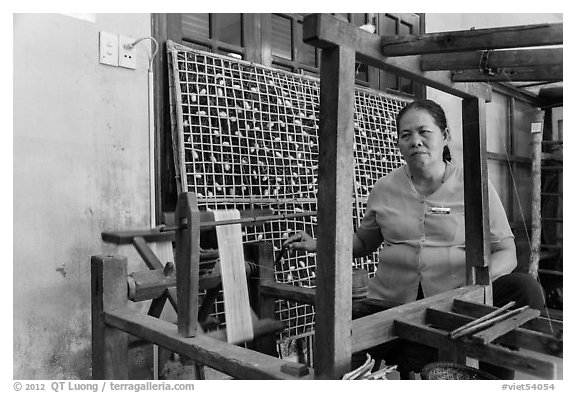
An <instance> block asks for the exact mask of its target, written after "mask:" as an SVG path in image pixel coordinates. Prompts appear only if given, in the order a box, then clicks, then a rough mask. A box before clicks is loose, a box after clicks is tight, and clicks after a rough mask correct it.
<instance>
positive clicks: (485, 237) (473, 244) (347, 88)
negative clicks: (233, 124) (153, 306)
mask: <svg viewBox="0 0 576 393" xmlns="http://www.w3.org/2000/svg"><path fill="white" fill-rule="evenodd" d="M501 32H503V31H501ZM491 37H493V35H491ZM304 41H305V42H307V43H309V44H312V45H314V46H317V47H319V48H322V49H323V50H322V63H321V73H320V85H321V86H320V100H321V108H320V110H321V113H320V129H319V148H320V153H319V176H318V178H319V192H318V208H319V210H318V250H317V256H318V257H317V272H316V275H317V288H316V290H315V291H313V292H311V291H305V290H304V291H303V290H302V288H295V287H291V288H288V286H285V285H284V286H283V285H281V284H277V283H275V282H274V277H273V274H272V270H270V271H268V270H267V269H263V270H261V272H260V276H261V281H260V284H259V285H257V286H256V288H255V291H256V295H257V298H258V307H259V312H260V317H266V316H270V315H272V316H273V314H274V298H275V297H279V298H285V299H296V300H300V301H305V302H313V303H315V305H316V332H315V334H316V336H315V345H316V349H315V356H314V359H315V368H314V372H313V374H306V373H296V374H290V373H287V372H285V371H286V370H290V365H289V364H288V365H287V363H289V362H287V361H285V360H281V359H277V358H276V357H274V356H270V355H267V354H265V353H259V352H256V351H252V350H248V349H245V348H240V347H237V346H235V345H231V344H226V343H223V342H221V341H218V339H216V338H213V337H210V336H209V335H202V334H198V333H197V332H196V331H195V324H196V321H195V320H193V318H194V316H195V315H196V313H197V310H191V311H190V310H187V311H186V312H185V313H183V315H182V316H181V315H180V312H179V316H178V318H179V328H178V331H180V334H179V333H178V331H177V327H176V326H174V325H172V324H169V323H168V322H164V321H161V320H159V319H157V318H154V317H152V316H146V315H141V314H135V313H133V312H130V311H128V308H127V294H126V279H125V277H126V261H125V260H122V258H118V257H93V260H92V286H93V303H92V312H93V314H92V315H93V337H94V338H93V370H94V377H95V378H99V379H124V378H127V377H128V373H127V356H126V352H125V351H124V348H125V347H126V339H127V335H126V333H124V332H128V333H130V334H133V335H136V336H138V337H141V338H144V339H145V340H148V341H150V342H154V343H156V344H158V345H161V346H163V347H166V348H168V349H170V350H172V351H175V352H179V353H181V354H184V355H186V356H188V357H189V358H191V359H193V360H196V361H198V362H201V363H203V364H206V365H208V366H210V367H214V368H216V369H219V370H221V371H223V372H225V373H227V374H229V375H232V376H235V377H238V378H255V379H262V378H278V379H285V378H286V379H289V378H297V379H302V378H305V379H309V378H316V379H339V378H341V376H342V375H343V374H344V373H346V372H348V371H349V370H350V367H351V363H350V360H351V355H352V353H353V352H354V351H358V350H362V349H366V348H370V347H372V346H374V345H378V344H380V343H384V342H387V341H390V340H391V339H394V338H396V337H406V334H405V332H406V331H409V332H411V335H410V336H409V337H407V338H409V339H414V340H415V341H418V340H424V339H432V344H433V345H434V346H436V347H438V348H440V355H441V359H443V360H450V361H458V362H462V361H463V360H464V359H465V356H466V354H468V355H474V356H476V357H478V358H480V359H482V358H484V359H486V358H488V359H490V360H492V361H493V362H495V363H496V364H498V362H502V360H501V359H500V358H499V356H500V355H502V354H504V355H502V356H503V357H502V358H503V359H505V360H506V361H510V360H511V359H512V360H513V361H514V362H513V364H514V366H517V367H518V368H519V369H523V370H525V371H530V370H532V371H534V370H535V368H537V367H540V368H541V369H542V370H543V371H541V372H540V375H543V376H546V377H551V376H553V375H554V371H555V370H554V365H553V364H552V363H551V362H546V361H538V360H536V359H533V358H531V357H529V356H525V355H522V356H520V355H514V354H508V353H506V351H505V350H502V349H499V348H498V347H497V346H494V345H492V344H489V345H479V344H474V343H467V342H460V341H452V342H451V341H448V340H446V339H445V337H444V335H443V334H442V331H438V330H436V329H432V328H429V327H427V326H426V323H427V321H428V319H429V318H430V313H429V310H435V312H443V313H444V315H449V316H450V317H451V318H452V319H451V320H452V321H459V322H460V323H461V322H463V321H462V320H461V318H463V317H462V316H453V315H452V314H450V313H451V312H452V310H453V308H454V307H456V302H457V301H464V300H466V301H472V302H475V303H487V304H490V302H491V293H490V286H489V285H488V284H489V273H488V255H489V221H488V220H489V216H488V192H487V165H486V137H485V128H486V118H485V117H486V108H485V105H486V102H487V101H489V100H490V95H491V89H490V88H489V87H488V86H486V85H483V84H469V83H454V82H453V81H452V76H451V74H450V72H448V71H437V72H422V71H421V69H420V61H421V56H420V55H410V56H402V57H399V58H394V57H387V56H384V55H383V54H382V37H378V36H376V35H373V34H369V33H367V32H365V31H363V30H361V29H359V28H356V27H354V26H353V25H351V24H349V23H346V22H343V21H341V20H339V19H337V18H335V17H333V16H330V15H327V14H314V15H309V16H307V17H305V19H304ZM508 42H509V43H510V44H511V45H512V44H513V40H509V41H508ZM356 60H358V61H360V62H364V63H367V64H370V65H373V66H376V67H378V68H380V69H384V70H387V71H391V72H394V73H396V74H398V75H400V76H404V77H407V78H410V79H412V80H415V81H418V82H420V83H423V84H425V85H427V86H431V87H434V88H436V89H439V90H441V91H444V92H446V93H449V94H452V95H454V96H457V97H460V98H462V111H463V115H462V118H463V119H466V120H465V121H463V125H462V126H463V147H464V171H465V174H466V176H465V184H464V187H465V202H466V207H465V217H466V265H467V284H468V285H467V286H465V287H463V288H458V289H455V290H452V291H449V292H446V293H443V294H440V295H437V296H433V297H430V298H426V299H422V300H419V301H416V302H413V303H408V304H405V305H401V306H397V307H392V308H389V309H387V310H383V311H379V312H376V313H373V314H371V315H368V316H364V317H360V318H357V319H355V320H354V321H352V311H353V309H354V304H353V302H352V297H351V293H352V274H351V273H352V271H351V269H352V264H351V263H350V261H351V260H352V236H351V235H352V225H351V223H352V200H351V193H350V190H351V189H352V181H353V172H352V167H353V155H352V145H353V143H352V142H353V134H352V131H353V124H352V119H353V99H354V96H353V93H354V70H355V62H356ZM188 198H189V197H188V196H184V197H182V200H184V201H186V200H189V199H188ZM177 211H178V218H181V219H186V220H187V222H188V223H189V227H188V230H189V232H195V231H194V230H190V228H191V227H192V225H190V224H191V223H194V225H195V226H196V228H197V231H198V233H199V231H200V218H199V216H198V214H197V213H195V212H194V211H193V210H190V209H189V208H188V209H185V210H180V209H177ZM191 213H192V215H191ZM140 235H141V237H145V236H147V235H145V234H140ZM196 235H197V234H196V233H180V234H178V233H177V235H176V239H177V240H178V239H181V240H180V242H182V241H184V242H189V246H190V245H191V244H193V242H195V241H196V239H197V236H196ZM173 236H174V235H173V234H172V236H169V235H162V236H160V237H161V238H162V239H168V238H172V239H173V238H174V237H173ZM157 238H158V237H154V236H153V235H152V236H150V237H147V239H148V240H149V241H150V240H152V241H153V240H154V239H157ZM185 239H188V240H185ZM192 248H194V247H193V246H192ZM181 251H182V252H183V255H184V254H186V255H188V256H189V257H191V258H195V255H196V254H195V253H197V250H193V249H190V248H184V249H183V250H181ZM257 253H258V254H259V255H260V257H261V259H260V262H261V263H265V261H271V260H272V259H273V258H272V257H271V255H272V250H271V248H270V247H269V248H265V247H264V248H260V249H259V251H258V252H257ZM191 263H192V265H193V264H194V262H193V261H192V262H191ZM187 271H188V272H189V274H194V271H195V270H194V267H193V266H190V264H187ZM191 280H192V281H193V280H194V279H193V278H192V277H185V278H180V279H178V285H179V286H180V285H182V286H183V287H185V288H180V287H179V288H178V293H189V292H190V287H194V283H193V282H192V281H191ZM181 282H182V283H184V284H180V283H181ZM181 302H183V300H181V299H180V296H178V308H180V307H181ZM182 304H189V302H188V303H182ZM383 308H385V307H383ZM381 309H382V308H381ZM472 311H473V312H477V310H472ZM486 312H488V311H486ZM432 314H433V313H432ZM181 318H182V319H183V321H186V322H183V325H182V326H180V325H181V323H180V319H181ZM459 318H460V319H459ZM467 321H468V320H466V318H465V317H464V322H467ZM398 326H402V329H398ZM512 333H514V334H516V336H518V335H520V336H521V337H524V336H522V334H528V337H532V336H531V334H532V333H522V332H520V333H517V332H512ZM183 336H193V337H183ZM516 336H514V337H515V339H517V337H516ZM524 339H525V338H524ZM546 339H547V340H550V339H551V338H550V337H546ZM264 340H265V341H264V344H263V345H261V346H260V348H261V349H262V350H263V352H267V351H268V353H270V351H269V350H270V348H271V344H273V343H272V342H271V339H270V338H269V337H268V338H265V339H264ZM266 340H267V341H266ZM528 341H530V340H528ZM556 344H557V343H556ZM257 346H258V345H257ZM299 371H301V370H299ZM303 374H305V375H303Z"/></svg>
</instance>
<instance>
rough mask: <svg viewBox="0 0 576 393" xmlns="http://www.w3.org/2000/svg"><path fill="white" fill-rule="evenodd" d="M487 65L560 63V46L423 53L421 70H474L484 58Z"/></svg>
mask: <svg viewBox="0 0 576 393" xmlns="http://www.w3.org/2000/svg"><path fill="white" fill-rule="evenodd" d="M483 56H484V58H485V60H486V65H487V66H488V67H503V68H513V67H541V66H553V65H562V59H563V50H562V48H537V49H531V50H521V49H518V50H497V51H489V52H486V51H482V50H479V51H473V52H460V53H451V54H450V56H446V54H444V53H437V54H429V55H423V56H422V59H421V61H422V62H421V68H422V71H440V70H474V69H478V68H481V65H482V61H483V60H484V58H483Z"/></svg>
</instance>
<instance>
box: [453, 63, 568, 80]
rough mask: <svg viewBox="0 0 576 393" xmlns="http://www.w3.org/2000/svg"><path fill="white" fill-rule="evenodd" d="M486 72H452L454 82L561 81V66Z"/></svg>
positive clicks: (498, 69)
mask: <svg viewBox="0 0 576 393" xmlns="http://www.w3.org/2000/svg"><path fill="white" fill-rule="evenodd" d="M486 72H487V71H480V70H479V69H476V70H463V71H457V72H454V74H453V75H452V80H453V81H454V82H481V81H482V82H488V81H493V82H531V81H549V82H554V81H561V80H562V79H563V74H564V73H563V70H562V65H552V66H544V67H520V68H497V69H494V70H492V71H491V72H489V73H486Z"/></svg>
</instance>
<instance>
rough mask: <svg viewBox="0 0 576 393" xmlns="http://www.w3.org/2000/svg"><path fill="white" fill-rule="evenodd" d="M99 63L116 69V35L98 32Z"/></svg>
mask: <svg viewBox="0 0 576 393" xmlns="http://www.w3.org/2000/svg"><path fill="white" fill-rule="evenodd" d="M100 63H102V64H106V65H111V66H114V67H118V34H112V33H106V32H104V31H101V32H100Z"/></svg>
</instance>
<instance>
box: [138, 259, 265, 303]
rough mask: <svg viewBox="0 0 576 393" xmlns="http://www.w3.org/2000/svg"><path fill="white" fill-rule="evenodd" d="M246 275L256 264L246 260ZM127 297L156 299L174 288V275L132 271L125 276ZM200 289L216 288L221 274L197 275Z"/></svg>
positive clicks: (253, 269) (160, 270)
mask: <svg viewBox="0 0 576 393" xmlns="http://www.w3.org/2000/svg"><path fill="white" fill-rule="evenodd" d="M245 268H246V276H247V277H249V276H251V275H253V274H255V272H256V270H257V268H256V266H255V265H254V264H253V263H251V262H248V261H246V262H245ZM127 281H128V299H129V300H131V301H133V302H140V301H144V300H150V299H156V298H158V297H160V296H162V295H164V294H165V292H166V291H167V290H168V289H170V288H176V275H172V276H168V277H167V276H166V275H165V272H164V269H154V270H144V271H139V272H134V273H132V274H130V275H129V276H128V278H127ZM199 281H200V283H199V287H200V290H201V291H204V290H206V289H212V288H218V287H219V286H220V285H221V284H222V276H221V275H220V274H219V273H218V272H214V273H208V274H204V275H201V276H200V277H199Z"/></svg>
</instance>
